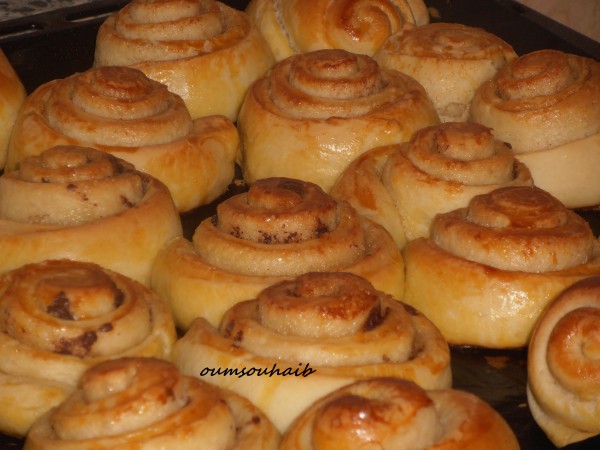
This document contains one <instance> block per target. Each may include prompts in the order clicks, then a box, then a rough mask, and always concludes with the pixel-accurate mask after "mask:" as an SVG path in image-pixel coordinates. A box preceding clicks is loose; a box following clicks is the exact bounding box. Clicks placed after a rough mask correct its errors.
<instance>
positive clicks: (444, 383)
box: [173, 272, 451, 432]
mask: <svg viewBox="0 0 600 450" xmlns="http://www.w3.org/2000/svg"><path fill="white" fill-rule="evenodd" d="M173 361H174V362H175V364H176V365H177V366H178V367H179V368H180V369H181V370H182V371H183V372H184V373H186V374H188V375H195V376H199V377H202V379H205V380H207V381H208V382H210V383H214V384H217V385H219V386H222V387H224V388H228V389H231V390H233V391H235V392H238V393H239V394H241V395H244V396H245V397H247V398H249V399H250V400H251V401H252V402H253V403H254V404H256V405H257V406H258V407H259V408H260V409H262V410H263V411H264V412H265V413H266V414H267V416H268V417H269V418H270V419H271V420H272V421H273V423H274V424H275V426H276V427H277V428H278V429H279V430H280V431H282V432H283V431H285V430H286V429H287V427H288V426H289V424H290V423H291V422H292V421H293V420H294V418H295V417H296V416H297V415H298V414H299V413H300V412H301V411H303V410H304V409H305V408H306V407H308V406H309V405H310V404H311V403H312V402H313V401H315V400H317V399H318V398H320V397H322V396H323V395H325V394H327V393H329V392H331V391H332V390H334V389H336V388H338V387H340V386H343V385H346V384H349V383H351V382H353V381H356V380H359V379H365V378H371V377H375V376H393V377H401V378H407V379H410V380H413V381H415V382H416V383H419V384H420V385H421V386H423V387H426V388H442V387H443V388H446V387H449V386H450V384H451V372H450V365H449V362H450V353H449V349H448V345H447V344H446V342H445V340H444V338H443V337H442V335H441V333H440V332H439V331H438V329H437V328H436V327H435V326H434V325H433V324H432V323H431V322H430V321H429V320H428V319H427V318H426V317H425V316H424V315H422V314H421V313H420V312H418V311H416V310H415V309H414V308H412V307H408V306H407V305H405V304H403V303H401V302H399V301H398V300H396V299H394V298H393V297H392V296H390V295H388V294H385V293H383V292H381V291H377V290H375V289H374V288H373V286H372V285H371V284H370V283H369V282H368V281H367V280H365V279H364V278H362V277H359V276H357V275H354V274H350V273H339V272H309V273H306V274H303V275H301V276H299V277H297V278H296V279H293V280H290V281H283V282H280V283H277V284H275V285H273V286H270V287H268V288H266V289H265V290H263V291H262V292H261V293H260V294H259V295H258V297H257V298H256V299H254V300H248V301H244V302H240V303H237V304H236V305H235V306H233V307H232V308H231V309H230V310H229V311H227V313H226V314H225V316H224V318H223V321H222V322H221V324H220V326H219V328H218V329H215V328H214V327H213V326H211V325H210V324H209V323H208V322H207V321H206V320H205V319H204V318H198V319H196V320H195V321H194V322H193V324H192V326H191V328H190V329H189V330H188V331H187V333H186V334H185V336H183V337H182V338H181V339H180V340H179V341H178V342H177V343H176V345H175V347H174V349H173Z"/></svg>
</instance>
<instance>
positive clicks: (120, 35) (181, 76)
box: [94, 0, 275, 121]
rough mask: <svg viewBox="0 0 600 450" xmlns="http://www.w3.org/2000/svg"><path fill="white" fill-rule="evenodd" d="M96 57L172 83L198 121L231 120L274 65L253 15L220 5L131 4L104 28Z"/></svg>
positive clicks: (195, 0) (206, 0)
mask: <svg viewBox="0 0 600 450" xmlns="http://www.w3.org/2000/svg"><path fill="white" fill-rule="evenodd" d="M94 58H95V60H94V64H95V65H96V66H132V67H135V68H137V69H139V70H141V71H143V72H144V73H145V74H146V75H147V76H148V77H150V78H152V79H153V80H156V81H159V82H160V83H163V84H166V85H167V86H168V87H169V90H171V91H172V92H174V93H176V94H178V95H179V96H181V98H182V99H183V101H184V102H185V104H186V106H187V107H188V109H189V111H190V114H191V116H192V118H193V119H197V118H199V117H204V116H209V115H214V114H221V115H224V116H226V117H227V118H229V119H230V120H232V121H235V120H236V118H237V114H238V111H239V108H240V105H241V104H242V100H243V99H244V95H245V94H246V91H247V89H248V86H250V85H251V84H252V83H253V82H254V81H255V80H256V79H257V78H258V77H260V76H262V75H263V74H264V73H265V72H266V71H267V70H268V69H270V68H271V66H272V65H273V64H274V63H275V58H274V57H273V54H272V53H271V49H270V47H269V45H268V44H267V42H266V41H265V39H264V37H263V36H262V34H261V33H260V31H258V29H257V28H256V26H255V25H254V24H253V23H252V21H251V20H250V17H249V16H248V15H247V14H246V13H245V12H243V11H238V10H236V9H234V8H231V7H229V6H227V5H225V4H224V3H222V2H219V1H215V0H133V1H132V2H130V3H128V4H127V5H125V6H124V7H123V8H122V9H121V10H119V11H117V12H115V13H113V14H112V15H111V16H109V17H108V18H107V19H106V21H105V22H104V23H103V24H102V25H101V26H100V29H99V30H98V36H97V39H96V50H95V57H94Z"/></svg>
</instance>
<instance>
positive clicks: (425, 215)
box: [331, 122, 533, 247]
mask: <svg viewBox="0 0 600 450" xmlns="http://www.w3.org/2000/svg"><path fill="white" fill-rule="evenodd" d="M513 185H517V186H531V185H533V179H532V177H531V174H530V172H529V170H528V169H527V167H526V166H525V165H524V164H523V163H521V162H519V161H517V160H516V159H515V156H514V153H513V152H512V151H511V149H510V147H509V146H508V145H506V144H505V143H503V142H501V141H498V140H497V139H494V137H493V134H492V130H490V129H489V128H487V127H484V126H483V125H479V124H474V123H466V122H446V123H444V124H440V125H436V126H432V127H427V128H424V129H421V130H419V131H417V132H416V133H415V135H414V136H413V138H412V139H411V140H410V141H409V142H408V143H404V144H401V145H390V146H384V147H380V148H377V149H373V150H370V151H368V152H366V153H364V154H362V155H361V156H359V157H358V158H356V160H354V161H353V162H352V163H351V164H350V166H348V168H347V169H346V170H345V171H344V173H343V174H342V175H341V176H340V178H339V179H338V181H337V182H336V184H335V185H334V187H333V188H332V190H331V194H332V195H333V196H334V197H336V198H340V199H343V200H346V201H348V202H349V203H350V204H351V205H352V206H354V207H355V208H356V209H357V210H358V212H359V213H361V214H363V215H365V216H367V217H369V218H371V219H373V220H375V221H376V222H377V223H379V224H381V225H383V226H384V227H385V228H386V229H387V230H388V231H389V232H390V233H391V234H392V235H393V236H394V238H395V240H396V243H397V244H398V245H399V246H400V247H404V245H405V244H406V242H407V240H413V239H416V238H418V237H428V236H429V227H430V225H431V221H432V220H433V218H434V217H435V215H436V214H439V213H444V212H448V211H452V210H454V209H457V208H462V207H465V206H467V204H468V203H469V200H470V199H471V198H473V197H474V196H476V195H480V194H484V193H487V192H491V191H493V190H495V189H498V188H500V187H503V186H513Z"/></svg>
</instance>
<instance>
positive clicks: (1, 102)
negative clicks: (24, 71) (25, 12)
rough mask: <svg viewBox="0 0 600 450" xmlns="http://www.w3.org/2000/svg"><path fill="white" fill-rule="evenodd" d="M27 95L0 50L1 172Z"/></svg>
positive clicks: (17, 76)
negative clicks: (18, 114) (12, 132)
mask: <svg viewBox="0 0 600 450" xmlns="http://www.w3.org/2000/svg"><path fill="white" fill-rule="evenodd" d="M26 95H27V94H26V92H25V87H24V86H23V83H22V82H21V79H20V78H19V75H17V73H16V72H15V69H14V68H13V66H12V65H11V63H10V61H9V60H8V58H7V57H6V54H5V53H4V52H3V51H2V49H0V170H2V169H3V168H4V164H5V163H6V153H7V149H8V141H9V138H10V133H11V131H12V127H13V124H14V123H15V120H16V119H17V113H18V112H19V108H20V107H21V105H22V104H23V102H24V101H25V97H26Z"/></svg>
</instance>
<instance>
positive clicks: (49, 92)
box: [7, 67, 239, 211]
mask: <svg viewBox="0 0 600 450" xmlns="http://www.w3.org/2000/svg"><path fill="white" fill-rule="evenodd" d="M238 143H239V136H238V133H237V130H236V128H235V126H234V125H233V123H231V121H229V120H228V119H226V118H225V117H222V116H211V117H206V118H202V119H198V120H192V119H191V118H190V115H189V113H188V111H187V109H186V106H185V104H184V103H183V101H182V100H181V98H180V97H179V96H177V95H176V94H174V93H172V92H170V91H169V90H168V89H167V86H165V85H163V84H160V83H158V82H156V81H153V80H151V79H150V78H148V77H146V76H145V75H144V74H143V73H142V72H140V71H139V70H136V69H132V68H128V67H100V68H93V69H89V70H87V71H85V72H81V73H76V74H74V75H71V76H70V77H67V78H64V79H61V80H54V81H50V82H48V83H45V84H43V85H42V86H40V87H39V88H38V89H36V90H35V91H34V92H33V93H32V94H31V95H30V96H29V97H28V99H27V100H26V102H25V104H24V105H23V108H22V109H21V111H20V112H19V117H18V118H17V120H16V122H15V128H14V130H13V134H12V138H11V143H10V148H9V152H8V161H7V168H8V169H10V170H14V169H15V168H16V167H17V164H18V162H19V161H20V160H22V159H24V158H25V157H27V156H31V155H38V154H39V153H41V152H42V151H44V150H46V149H47V148H50V147H53V146H56V145H81V146H87V147H93V148H97V149H100V150H103V151H105V152H108V153H111V154H113V155H115V156H117V157H119V158H122V159H124V160H126V161H129V162H130V163H132V164H134V165H135V167H136V168H137V169H138V170H141V171H144V172H146V173H148V174H150V175H152V176H154V177H156V178H158V179H159V180H161V181H162V182H163V183H165V184H166V185H167V187H168V188H169V190H170V191H171V194H172V195H173V199H174V200H175V204H176V205H177V207H178V209H179V210H180V211H187V210H189V209H192V208H195V207H197V206H199V205H201V204H204V203H208V202H210V201H212V200H214V199H215V198H217V197H218V196H219V195H221V194H222V193H223V192H224V191H225V189H226V188H227V186H228V184H229V183H230V181H231V180H232V178H233V172H234V166H235V162H234V160H235V155H236V152H237V147H238Z"/></svg>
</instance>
